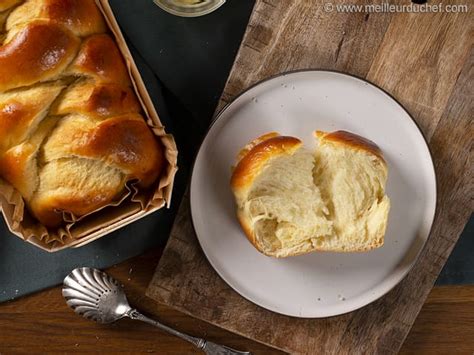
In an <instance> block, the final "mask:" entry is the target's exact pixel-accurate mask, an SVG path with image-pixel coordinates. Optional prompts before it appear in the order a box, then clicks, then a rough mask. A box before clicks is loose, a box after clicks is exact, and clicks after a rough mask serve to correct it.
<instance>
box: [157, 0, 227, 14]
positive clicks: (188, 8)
mask: <svg viewBox="0 0 474 355" xmlns="http://www.w3.org/2000/svg"><path fill="white" fill-rule="evenodd" d="M154 2H155V4H156V5H158V6H159V7H161V8H162V9H163V10H165V11H167V12H169V13H170V14H173V15H176V16H182V17H197V16H203V15H206V14H208V13H210V12H212V11H214V10H217V9H218V8H219V7H221V6H222V5H223V4H224V3H225V0H154Z"/></svg>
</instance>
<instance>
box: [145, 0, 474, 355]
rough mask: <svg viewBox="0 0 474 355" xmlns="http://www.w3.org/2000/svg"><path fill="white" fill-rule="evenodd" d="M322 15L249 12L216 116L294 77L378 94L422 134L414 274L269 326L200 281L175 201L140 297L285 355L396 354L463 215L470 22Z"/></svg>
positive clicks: (270, 318)
mask: <svg viewBox="0 0 474 355" xmlns="http://www.w3.org/2000/svg"><path fill="white" fill-rule="evenodd" d="M346 3H347V1H346ZM351 3H353V4H364V3H365V1H363V0H354V1H351ZM400 3H402V2H401V1H400ZM448 3H449V2H446V3H445V5H446V4H448ZM323 4H324V2H323V1H322V0H294V1H283V0H257V2H256V5H255V8H254V11H253V14H252V17H251V19H250V23H249V26H248V29H247V31H246V34H245V36H244V40H243V42H242V45H241V47H240V50H239V53H238V55H237V58H236V60H235V63H234V66H233V69H232V71H231V74H230V76H229V79H228V82H227V85H226V87H225V89H224V93H223V95H222V98H221V101H220V104H219V107H220V108H222V107H223V106H224V105H225V104H226V103H228V102H230V101H231V100H232V98H233V97H235V96H236V95H237V94H239V93H240V92H242V91H243V90H244V89H245V88H247V87H249V86H250V85H252V84H254V83H256V82H258V81H259V80H261V79H264V78H267V77H269V76H272V75H275V74H278V73H281V72H285V71H288V70H293V69H301V68H323V69H335V70H340V71H344V72H347V73H350V74H354V75H357V76H359V77H363V78H367V79H368V80H370V81H372V82H374V83H375V84H377V85H379V86H380V87H382V88H383V89H385V90H387V91H388V92H390V93H391V94H392V95H393V96H394V97H395V98H396V99H397V100H398V101H399V102H400V103H401V104H402V105H404V106H405V107H406V108H407V109H408V111H409V112H410V113H411V114H412V116H413V117H414V119H415V120H416V122H417V123H418V124H419V126H420V128H421V129H422V131H423V133H424V135H425V137H426V138H427V140H428V142H429V145H430V148H431V150H432V153H433V157H434V161H435V167H436V171H437V179H438V209H437V215H436V219H435V223H434V225H433V229H432V233H431V236H430V238H429V241H428V242H427V244H426V247H425V248H424V250H423V252H422V254H421V256H420V258H419V259H418V261H417V262H416V264H415V267H414V269H413V270H412V271H411V272H410V273H409V275H408V276H407V277H406V278H405V279H404V280H403V281H402V282H401V283H400V284H399V285H398V286H397V287H395V288H394V289H393V290H392V291H391V292H389V293H388V294H387V295H386V296H384V297H383V298H381V299H379V300H378V301H376V302H374V303H373V304H371V305H369V306H367V307H364V308H362V309H360V310H358V311H355V312H352V313H350V314H345V315H342V316H338V317H332V318H328V319H320V320H308V319H295V318H290V317H286V316H282V315H278V314H274V313H272V312H269V311H266V310H264V309H262V308H260V307H258V306H255V305H254V304H252V303H250V302H248V301H246V300H245V299H243V298H242V297H240V296H239V295H237V294H236V293H235V292H234V291H233V290H231V289H230V287H229V286H227V285H226V284H225V283H224V282H223V281H222V280H221V279H220V278H219V277H218V276H217V274H216V273H215V272H214V270H212V268H211V267H210V265H209V263H208V262H207V260H206V259H205V257H204V255H203V253H202V251H201V249H200V247H199V245H198V243H197V240H196V236H195V234H194V231H193V228H192V226H191V218H190V212H189V199H188V197H186V198H185V199H184V200H183V202H182V205H181V207H180V211H179V213H178V217H177V219H176V223H175V226H174V229H173V231H172V233H171V238H170V241H169V242H168V245H167V247H166V249H165V252H164V255H163V258H162V259H161V261H160V264H159V266H158V268H157V272H156V274H155V276H154V278H153V280H152V282H151V284H150V286H149V288H148V291H147V294H148V295H149V296H150V297H152V298H154V299H156V300H158V301H159V302H162V303H164V304H166V305H170V306H172V307H174V308H176V309H178V310H181V311H183V312H185V313H188V314H190V315H193V316H195V317H198V318H200V319H203V320H206V321H208V322H210V323H212V324H216V325H218V326H220V327H223V328H225V329H227V330H230V331H232V332H235V333H238V334H241V335H244V336H246V337H249V338H251V339H254V340H257V341H259V342H262V343H265V344H268V345H271V346H273V347H276V348H278V349H281V350H284V351H288V352H292V353H315V352H323V351H324V352H328V353H338V354H340V353H351V352H353V351H357V352H368V353H375V352H379V353H396V352H397V351H398V350H399V349H400V348H401V346H402V344H403V342H404V340H405V337H406V335H407V334H408V332H409V330H410V328H411V326H412V324H413V322H414V321H415V319H416V316H417V314H418V312H419V311H420V309H421V307H422V305H423V302H424V301H425V299H426V297H427V296H428V294H429V292H430V290H431V288H432V286H433V283H434V281H435V279H436V277H437V275H438V274H439V272H440V270H441V268H442V267H443V265H444V263H445V261H446V259H447V257H448V256H449V254H450V252H451V250H452V248H453V246H454V244H455V242H456V241H457V239H458V237H459V234H460V233H461V231H462V229H463V227H464V225H465V223H466V221H467V219H468V217H469V215H470V214H471V212H472V210H473V199H472V191H473V189H472V187H473V186H472V184H473V179H472V162H471V161H470V157H471V144H472V143H471V140H472V136H473V127H472V115H473V104H472V102H473V100H472V97H473V72H472V67H473V60H474V59H473V58H474V53H473V50H472V44H473V38H474V36H473V27H472V17H470V16H471V14H470V13H383V14H382V13H337V12H331V13H328V12H324V10H323V6H322V5H323ZM334 4H335V2H334Z"/></svg>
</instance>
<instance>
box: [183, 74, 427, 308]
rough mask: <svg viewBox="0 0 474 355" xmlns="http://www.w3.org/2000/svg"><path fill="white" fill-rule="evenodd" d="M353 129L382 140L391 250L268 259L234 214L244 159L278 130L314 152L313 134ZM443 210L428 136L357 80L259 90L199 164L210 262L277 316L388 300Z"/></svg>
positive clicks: (207, 144) (296, 78)
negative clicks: (244, 152)
mask: <svg viewBox="0 0 474 355" xmlns="http://www.w3.org/2000/svg"><path fill="white" fill-rule="evenodd" d="M316 129H319V130H324V131H333V130H339V129H343V130H348V131H351V132H354V133H356V134H359V135H362V136H363V137H366V138H368V139H370V140H373V141H374V142H375V143H377V144H378V145H379V146H380V148H381V149H382V151H383V153H384V156H385V158H386V160H387V162H388V170H389V177H388V182H387V194H388V196H389V197H390V199H391V205H392V206H391V210H390V215H389V222H388V228H387V233H386V235H385V244H384V246H383V247H382V248H380V249H377V250H374V251H371V252H367V253H354V254H350V253H348V254H343V253H313V254H307V255H302V256H296V257H290V258H285V259H275V258H270V257H266V256H264V255H262V254H260V253H259V252H258V251H257V250H256V249H255V248H254V247H253V246H252V245H251V244H250V243H249V241H248V240H247V239H246V237H245V235H244V233H243V232H242V230H241V229H240V226H239V224H238V222H237V219H236V217H235V208H234V199H233V196H232V193H231V191H230V188H229V179H230V176H231V166H232V165H233V164H234V163H235V157H236V155H237V152H238V151H239V150H240V149H241V148H242V147H243V146H244V145H245V144H247V143H248V142H249V141H251V140H252V139H254V138H256V137H258V136H259V135H261V134H263V133H266V132H270V131H277V132H279V133H281V134H283V135H294V136H296V137H299V138H300V139H302V140H303V141H304V143H305V145H307V146H308V147H313V148H314V146H315V141H314V139H313V136H312V132H313V131H314V130H316ZM435 208H436V178H435V172H434V167H433V162H432V159H431V155H430V152H429V149H428V147H427V144H426V142H425V139H424V138H423V135H422V134H421V132H420V130H419V129H418V127H417V126H416V124H415V123H414V121H413V120H412V118H411V117H410V116H409V114H408V113H407V112H406V111H405V110H404V109H403V108H402V106H400V104H398V103H397V102H396V101H395V100H394V99H393V98H392V97H390V96H389V95H388V94H386V93H385V92H384V91H382V90H381V89H379V88H377V87H376V86H374V85H372V84H370V83H368V82H365V81H363V80H360V79H358V78H355V77H352V76H349V75H345V74H341V73H336V72H329V71H299V72H293V73H288V74H284V75H281V76H278V77H275V78H272V79H269V80H266V81H263V82H261V83H260V84H258V85H256V86H253V87H252V88H250V89H249V90H247V91H246V92H244V93H243V94H242V95H240V96H239V97H237V98H236V99H235V100H234V101H233V102H232V103H231V104H230V105H228V106H227V107H226V108H225V109H224V110H223V111H222V112H221V113H220V114H219V116H218V117H217V119H216V121H215V122H214V124H213V125H212V127H211V128H210V130H209V132H208V134H207V136H206V138H205V139H204V142H203V144H202V146H201V148H200V150H199V153H198V155H197V158H196V162H195V166H194V170H193V175H192V181H191V211H192V219H193V223H194V227H195V230H196V233H197V236H198V239H199V242H200V244H201V246H202V249H203V250H204V253H205V254H206V256H207V258H208V259H209V261H210V263H211V265H212V266H213V267H214V269H215V270H216V271H217V272H218V273H219V275H220V276H221V277H222V278H223V279H224V280H225V281H226V282H227V283H228V284H229V285H230V286H231V287H232V288H234V289H235V290H236V291H237V292H238V293H240V294H241V295H242V296H243V297H245V298H247V299H248V300H250V301H252V302H254V303H256V304H257V305H259V306H261V307H264V308H267V309H269V310H271V311H274V312H278V313H282V314H286V315H290V316H295V317H329V316H334V315H338V314H342V313H346V312H350V311H353V310H355V309H358V308H360V307H363V306H365V305H367V304H369V303H370V302H373V301H374V300H376V299H377V298H379V297H381V296H382V295H384V294H385V293H387V292H388V291H389V290H390V289H391V288H393V287H394V286H395V285H396V284H397V283H398V282H400V281H401V280H402V278H403V277H404V276H405V275H406V274H407V272H408V271H409V270H410V268H411V267H412V265H413V263H414V262H415V260H416V258H417V256H418V254H419V252H420V251H421V249H422V248H423V245H424V244H425V242H426V240H427V238H428V235H429V232H430V229H431V224H432V222H433V219H434V213H435Z"/></svg>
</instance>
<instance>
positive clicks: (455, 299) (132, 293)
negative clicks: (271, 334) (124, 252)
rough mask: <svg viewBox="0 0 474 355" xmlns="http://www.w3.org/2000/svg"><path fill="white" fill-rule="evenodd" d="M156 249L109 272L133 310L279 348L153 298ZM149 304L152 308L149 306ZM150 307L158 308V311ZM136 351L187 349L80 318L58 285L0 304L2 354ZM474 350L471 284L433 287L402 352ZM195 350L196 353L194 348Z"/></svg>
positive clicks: (229, 339) (137, 327) (160, 336)
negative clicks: (150, 288)
mask: <svg viewBox="0 0 474 355" xmlns="http://www.w3.org/2000/svg"><path fill="white" fill-rule="evenodd" d="M160 254H161V250H154V251H151V252H149V253H147V254H145V255H142V256H139V257H136V258H134V259H131V260H128V261H125V262H123V263H121V264H119V265H117V266H114V267H112V268H110V269H109V270H108V272H109V273H110V274H111V275H113V276H114V277H116V278H117V279H118V280H120V281H121V282H123V284H124V286H125V289H126V291H127V293H128V295H129V299H130V301H131V302H132V304H134V305H135V306H136V307H137V308H139V309H141V310H143V311H144V312H148V313H149V314H151V315H152V316H155V317H157V318H159V319H161V320H162V321H164V322H166V323H167V324H169V325H171V326H174V327H176V328H178V329H180V330H183V331H185V332H189V333H191V334H194V335H198V336H202V337H206V338H208V339H211V340H213V341H216V342H219V343H223V344H227V345H230V346H232V347H235V348H238V349H247V350H251V351H252V352H254V353H255V354H277V353H278V352H276V351H274V350H272V349H269V348H267V347H266V346H264V345H261V344H258V343H255V342H252V341H250V340H247V339H245V338H242V337H239V336H238V335H234V334H232V333H229V332H227V331H224V330H222V329H220V328H217V327H215V326H212V325H209V324H208V323H205V322H203V321H199V320H196V319H193V318H191V317H189V316H186V315H184V314H182V313H179V312H178V311H175V310H172V309H170V308H168V307H165V306H161V305H157V304H154V303H153V301H152V300H151V299H149V298H147V297H146V296H144V294H145V289H146V287H147V285H148V283H149V281H150V279H151V277H152V274H153V272H154V270H155V266H156V264H157V262H158V259H159V257H160ZM152 310H155V311H152ZM156 310H158V313H157V314H153V313H156ZM94 351H100V352H109V353H116V352H141V353H153V352H155V353H159V354H187V353H194V352H195V350H194V349H193V348H192V347H191V346H189V345H188V344H186V343H184V342H182V341H181V340H179V339H176V338H174V337H172V336H169V335H167V334H164V333H162V332H161V331H159V330H157V329H154V328H153V327H150V326H148V325H146V324H140V323H133V321H131V320H128V319H125V320H122V321H120V322H119V323H116V324H113V325H111V326H104V325H98V324H95V323H93V322H91V321H88V320H85V319H83V318H81V317H79V316H77V315H75V313H74V312H73V311H72V310H71V309H69V308H68V307H67V306H66V304H65V302H64V300H63V298H62V296H61V289H60V287H54V288H52V289H49V290H46V291H43V292H39V293H37V294H34V295H31V296H27V297H24V298H21V299H18V300H15V301H12V302H8V303H4V304H2V305H0V354H9V353H13V352H15V353H18V352H26V353H30V354H33V353H46V352H47V353H50V352H68V353H69V352H78V353H79V352H80V353H82V352H94ZM453 351H455V352H456V353H458V354H459V353H465V354H472V353H473V352H474V285H472V286H442V287H435V288H434V289H433V291H432V292H431V294H430V296H429V297H428V300H427V302H426V303H425V305H424V307H423V308H422V310H421V313H420V314H419V316H418V319H417V321H416V322H415V325H414V326H413V329H412V330H411V332H410V335H409V336H408V338H407V340H406V342H405V344H404V346H403V348H402V353H406V354H409V353H420V352H422V353H439V354H447V353H452V352H453ZM196 353H197V352H196Z"/></svg>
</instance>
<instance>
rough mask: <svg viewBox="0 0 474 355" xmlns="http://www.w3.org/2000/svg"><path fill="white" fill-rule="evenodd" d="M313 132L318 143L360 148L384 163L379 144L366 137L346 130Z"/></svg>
mask: <svg viewBox="0 0 474 355" xmlns="http://www.w3.org/2000/svg"><path fill="white" fill-rule="evenodd" d="M314 134H315V136H316V137H317V138H318V140H319V145H323V144H326V143H329V144H340V145H344V146H345V147H350V148H352V149H354V150H360V151H364V152H366V153H369V154H372V155H374V156H375V157H377V158H378V159H380V160H381V161H382V162H383V163H384V164H386V163H385V159H384V157H383V154H382V151H381V150H380V148H379V146H378V145H377V144H375V143H374V142H372V141H371V140H369V139H367V138H364V137H361V136H359V135H357V134H354V133H351V132H347V131H334V132H323V131H315V132H314Z"/></svg>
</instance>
